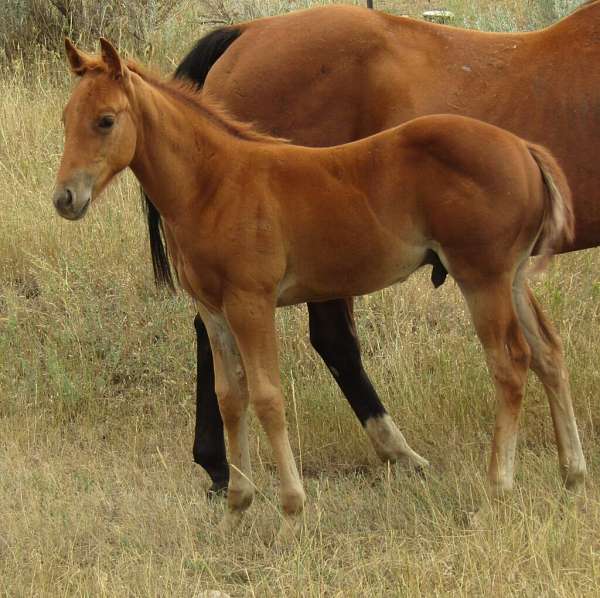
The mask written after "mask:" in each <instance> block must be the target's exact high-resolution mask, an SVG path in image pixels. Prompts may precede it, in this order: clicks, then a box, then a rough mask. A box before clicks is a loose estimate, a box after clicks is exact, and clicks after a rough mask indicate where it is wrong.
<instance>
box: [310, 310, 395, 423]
mask: <svg viewBox="0 0 600 598" xmlns="http://www.w3.org/2000/svg"><path fill="white" fill-rule="evenodd" d="M349 301H351V300H349ZM308 316H309V326H310V342H311V344H312V346H313V347H314V348H315V350H316V351H317V353H319V355H320V356H321V357H322V359H323V361H324V362H325V365H326V366H327V367H328V368H329V371H330V372H331V373H332V374H333V377H334V378H335V381H336V382H337V384H338V386H339V387H340V389H341V391H342V392H343V393H344V396H345V397H346V399H347V400H348V403H350V407H352V410H353V411H354V413H355V414H356V417H357V418H358V419H359V421H360V423H361V424H362V425H363V426H364V425H366V423H367V421H368V420H369V419H371V418H374V417H380V416H382V415H385V413H386V410H385V407H384V406H383V405H382V403H381V401H380V400H379V397H378V396H377V392H376V391H375V389H374V388H373V385H372V384H371V381H370V380H369V377H368V376H367V373H366V372H365V370H364V368H363V365H362V361H361V358H360V346H359V344H358V337H357V336H356V330H355V328H354V320H353V316H352V303H350V302H347V301H345V300H343V299H339V300H335V301H326V302H323V303H308Z"/></svg>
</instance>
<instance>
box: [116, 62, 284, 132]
mask: <svg viewBox="0 0 600 598" xmlns="http://www.w3.org/2000/svg"><path fill="white" fill-rule="evenodd" d="M127 68H128V69H129V70H130V71H132V72H133V73H135V74H136V75H138V76H140V77H141V78H142V79H143V80H144V81H145V82H146V83H149V84H150V85H152V86H153V87H155V88H157V89H159V90H160V91H162V92H164V93H166V94H167V95H169V96H170V97H171V98H173V99H175V100H177V101H180V102H183V103H184V104H186V105H187V106H191V107H192V108H194V109H195V110H197V111H198V112H199V113H200V114H201V115H202V116H203V117H204V118H207V119H208V120H210V121H211V122H212V123H213V124H216V125H217V126H219V127H220V128H221V129H223V130H224V131H225V132H227V133H229V134H230V135H233V136H234V137H237V138H238V139H244V140H246V141H259V142H263V143H287V142H288V141H287V140H286V139H281V138H279V137H273V136H271V135H268V134H266V133H262V132H260V131H259V130H258V129H257V128H256V127H255V125H254V124H252V123H247V122H242V121H239V120H237V119H236V118H235V117H233V116H232V115H231V114H230V113H229V112H227V110H225V108H223V106H222V105H221V104H219V102H217V101H216V100H214V99H213V98H211V97H209V96H207V95H206V94H204V93H203V92H202V90H198V88H197V87H196V86H195V84H194V82H193V81H186V80H182V79H175V78H172V79H164V78H162V77H161V76H160V75H155V74H154V73H152V72H150V71H149V70H147V69H146V68H144V67H142V66H141V65H139V64H138V63H136V62H134V61H133V60H129V61H127Z"/></svg>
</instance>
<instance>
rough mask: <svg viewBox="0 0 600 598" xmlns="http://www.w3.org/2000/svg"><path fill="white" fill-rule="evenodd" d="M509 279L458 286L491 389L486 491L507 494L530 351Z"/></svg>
mask: <svg viewBox="0 0 600 598" xmlns="http://www.w3.org/2000/svg"><path fill="white" fill-rule="evenodd" d="M511 282H512V281H511V280H510V277H509V276H508V275H506V276H503V277H501V278H500V279H499V280H497V281H495V282H493V283H489V282H486V283H485V284H484V285H468V286H467V285H464V286H463V285H461V289H462V291H463V294H464V295H465V298H466V300H467V304H468V306H469V310H470V312H471V317H472V319H473V323H474V324H475V328H476V330H477V334H478V336H479V339H480V340H481V343H482V345H483V348H484V351H485V355H486V361H487V364H488V368H489V370H490V373H491V375H492V378H493V381H494V385H495V387H496V399H497V407H496V424H495V428H494V437H493V441H492V455H491V460H490V466H489V470H488V479H489V484H490V491H491V494H492V495H493V496H499V495H502V494H503V493H505V492H507V491H509V490H511V489H512V486H513V474H514V462H515V452H516V446H517V431H518V425H519V415H520V412H521V404H522V401H523V393H524V387H525V382H526V379H527V370H528V368H529V359H530V351H529V346H528V344H527V342H526V340H525V338H524V336H523V332H522V331H521V327H520V325H519V322H518V320H517V316H516V314H515V311H514V308H513V302H512V284H511Z"/></svg>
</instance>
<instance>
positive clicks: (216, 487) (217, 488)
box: [206, 482, 227, 500]
mask: <svg viewBox="0 0 600 598" xmlns="http://www.w3.org/2000/svg"><path fill="white" fill-rule="evenodd" d="M206 498H207V499H208V500H216V499H219V498H227V482H213V484H212V486H211V487H210V488H209V489H208V490H207V491H206Z"/></svg>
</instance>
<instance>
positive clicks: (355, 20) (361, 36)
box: [149, 0, 600, 488]
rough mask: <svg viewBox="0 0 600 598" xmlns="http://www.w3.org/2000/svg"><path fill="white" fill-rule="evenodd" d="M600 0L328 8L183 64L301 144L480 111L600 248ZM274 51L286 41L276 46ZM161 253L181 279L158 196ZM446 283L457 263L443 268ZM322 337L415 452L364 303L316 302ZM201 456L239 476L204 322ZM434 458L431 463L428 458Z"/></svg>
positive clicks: (391, 451)
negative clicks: (388, 402) (474, 19)
mask: <svg viewBox="0 0 600 598" xmlns="http://www.w3.org/2000/svg"><path fill="white" fill-rule="evenodd" d="M598 39H600V2H599V1H597V0H594V1H592V2H587V3H585V5H584V6H583V7H581V8H580V9H578V10H577V11H575V12H574V13H573V14H572V15H570V16H569V17H567V18H565V19H563V20H562V21H560V22H558V23H557V24H555V25H553V26H552V27H549V28H547V29H544V30H542V31H538V32H533V33H515V34H513V33H483V32H478V31H466V30H462V29H458V28H453V27H445V26H440V25H434V24H430V23H426V22H422V21H416V20H413V19H408V18H402V17H395V16H391V15H387V14H384V13H379V12H374V11H368V10H367V9H364V8H359V7H354V6H325V7H318V8H313V9H310V10H306V11H301V12H294V13H290V14H288V15H283V16H277V17H272V18H266V19H260V20H257V21H252V22H249V23H244V24H241V25H235V26H231V27H225V28H223V29H220V30H217V31H214V32H212V33H211V34H209V35H207V36H206V37H205V38H203V39H202V40H200V41H199V42H198V44H197V46H196V47H195V48H194V49H193V50H192V51H191V52H190V54H189V55H188V56H187V57H186V58H185V59H184V60H183V61H182V63H181V65H180V66H179V68H178V71H177V74H178V75H179V76H181V77H188V78H190V79H192V80H194V81H195V82H196V83H197V84H198V85H204V90H205V91H206V92H207V93H210V94H211V95H213V96H214V97H215V98H217V99H218V100H219V101H220V102H222V103H223V105H224V107H225V108H226V109H227V110H228V111H229V112H230V113H232V114H233V115H235V116H236V117H237V118H239V119H241V120H244V121H252V122H254V123H256V124H257V125H258V126H259V127H260V128H261V129H262V130H265V131H269V132H270V133H271V134H273V135H276V136H280V137H284V138H287V139H291V140H292V141H293V142H294V143H298V144H302V145H312V146H330V145H335V144H341V143H347V142H349V141H353V140H356V139H359V138H362V137H366V136H368V135H371V134H373V133H376V132H378V131H381V130H384V129H386V128H389V127H392V126H394V125H397V124H400V123H402V122H405V121H407V120H410V119H412V118H415V117H417V116H422V115H426V114H432V113H455V114H462V115H466V116H471V117H474V118H478V119H480V120H484V121H487V122H490V123H493V124H495V125H497V126H500V127H502V128H505V129H508V130H510V131H512V132H514V133H516V134H518V135H520V136H521V137H524V138H526V139H530V140H532V141H534V142H537V143H541V144H542V145H544V146H546V147H548V148H549V149H550V150H551V151H552V153H553V154H554V155H555V156H556V157H557V159H558V161H559V163H560V164H561V166H562V168H563V169H564V170H565V172H566V174H567V178H568V180H569V184H570V186H571V188H572V191H573V201H574V209H575V215H576V230H575V237H574V238H573V240H572V241H568V242H565V244H564V245H563V246H562V247H561V248H560V251H571V250H574V249H584V248H587V247H595V246H597V245H600V168H598V166H597V163H596V145H597V143H598V139H600V74H599V72H598V71H596V70H595V68H594V65H597V64H599V63H600V44H598V42H597V40H598ZM273 48H277V51H276V52H274V51H273ZM149 208H150V211H149V224H150V233H151V239H152V242H153V255H154V263H155V267H156V271H157V274H158V277H159V278H161V277H162V278H165V277H166V278H167V279H168V269H167V262H166V258H165V254H164V251H163V250H162V248H161V245H160V238H159V233H158V223H159V219H158V214H157V212H156V211H155V210H154V209H153V208H152V206H149ZM434 279H435V282H436V284H440V283H441V282H442V281H443V279H444V271H443V269H442V268H440V267H439V265H438V266H436V267H434ZM308 308H309V319H310V336H311V342H312V343H313V345H314V346H315V348H316V349H317V351H318V352H319V353H320V354H321V356H322V357H323V359H324V360H325V362H326V363H327V365H328V367H329V369H330V370H331V371H332V372H333V373H334V374H335V378H336V381H337V382H338V384H339V385H340V387H341V389H342V390H343V392H344V394H345V395H346V397H347V398H348V401H349V402H350V405H351V406H352V408H353V410H354V412H355V413H356V415H357V417H358V418H359V419H360V421H361V423H362V424H363V425H364V427H365V429H366V431H367V432H368V434H369V437H370V438H371V440H372V442H373V444H374V446H375V448H376V451H377V453H378V454H379V455H380V456H381V457H382V458H384V459H391V460H395V459H398V458H404V460H407V461H409V462H414V459H412V457H411V456H410V453H409V452H408V449H407V445H406V442H405V441H404V438H403V437H402V435H401V434H400V433H399V431H398V430H397V428H396V427H395V425H394V424H393V422H392V421H391V419H390V418H389V416H387V415H386V412H385V409H384V407H383V406H382V404H381V402H380V401H379V399H378V397H377V395H376V393H375V391H374V389H373V387H372V385H371V383H370V382H369V380H368V378H367V375H366V374H365V372H364V370H363V368H362V364H361V360H360V349H359V345H358V342H357V338H356V332H355V329H354V324H353V315H352V300H351V299H347V300H337V301H329V302H323V303H309V306H308ZM196 329H197V337H198V390H197V406H198V414H197V421H196V438H195V442H194V458H195V460H196V461H197V462H198V463H200V464H201V465H202V466H203V467H204V468H205V469H207V471H208V472H209V473H210V475H211V478H212V479H213V482H214V484H213V488H218V487H219V486H221V485H222V484H224V483H225V481H226V479H227V464H226V461H225V453H224V444H223V435H222V428H221V427H220V426H221V422H220V418H219V414H218V409H217V402H216V398H215V396H214V394H213V391H212V390H211V388H212V366H211V360H210V350H209V348H208V340H207V338H206V333H205V331H204V329H203V326H202V323H201V321H200V320H199V319H197V320H196ZM417 463H422V461H417Z"/></svg>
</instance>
